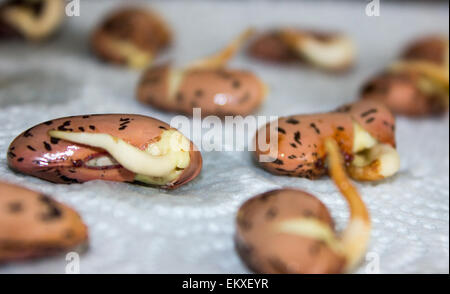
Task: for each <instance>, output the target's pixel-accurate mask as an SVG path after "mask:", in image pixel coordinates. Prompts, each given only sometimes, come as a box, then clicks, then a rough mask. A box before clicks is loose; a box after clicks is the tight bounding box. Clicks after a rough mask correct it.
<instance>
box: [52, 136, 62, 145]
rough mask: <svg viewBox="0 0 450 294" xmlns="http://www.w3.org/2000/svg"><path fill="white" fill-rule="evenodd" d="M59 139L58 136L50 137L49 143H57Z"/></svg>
mask: <svg viewBox="0 0 450 294" xmlns="http://www.w3.org/2000/svg"><path fill="white" fill-rule="evenodd" d="M59 141H60V139H58V138H53V137H52V138H50V143H52V144H53V145H56V144H58V143H59Z"/></svg>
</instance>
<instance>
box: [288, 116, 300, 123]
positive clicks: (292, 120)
mask: <svg viewBox="0 0 450 294" xmlns="http://www.w3.org/2000/svg"><path fill="white" fill-rule="evenodd" d="M286 123H288V124H291V125H297V124H298V123H299V121H298V120H296V119H295V118H292V117H291V118H288V119H287V120H286Z"/></svg>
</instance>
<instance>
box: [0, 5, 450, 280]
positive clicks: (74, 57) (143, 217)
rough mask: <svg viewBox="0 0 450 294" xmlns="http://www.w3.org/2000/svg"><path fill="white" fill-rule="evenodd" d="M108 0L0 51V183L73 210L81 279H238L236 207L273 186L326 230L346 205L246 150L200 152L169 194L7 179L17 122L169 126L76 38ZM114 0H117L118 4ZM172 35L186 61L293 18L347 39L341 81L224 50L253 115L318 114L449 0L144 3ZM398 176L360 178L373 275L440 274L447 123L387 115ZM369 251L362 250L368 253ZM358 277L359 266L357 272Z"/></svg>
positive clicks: (438, 26)
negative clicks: (327, 217)
mask: <svg viewBox="0 0 450 294" xmlns="http://www.w3.org/2000/svg"><path fill="white" fill-rule="evenodd" d="M114 2H116V1H82V2H81V16H79V17H72V18H70V19H69V21H68V23H67V24H66V25H65V27H64V30H63V31H62V32H61V34H60V35H59V36H58V37H57V38H55V39H53V40H52V41H50V42H49V43H46V44H40V45H29V44H28V45H25V44H23V43H12V44H4V43H2V44H1V45H0V126H1V127H0V179H1V180H6V181H10V182H13V183H18V184H22V185H24V186H27V187H30V188H34V189H36V190H39V191H42V192H45V193H48V194H51V195H54V196H55V197H56V198H57V199H58V200H60V201H63V202H65V203H67V204H70V205H72V206H73V207H75V208H76V209H77V210H78V211H79V212H80V213H81V214H82V216H83V218H84V220H85V221H86V223H87V224H88V226H89V229H90V236H91V240H90V248H89V250H88V251H87V252H86V253H85V254H83V255H82V256H81V272H82V273H246V272H248V270H247V269H246V268H245V266H244V265H243V264H242V263H241V262H240V260H239V258H238V256H237V254H236V253H235V251H234V247H233V233H234V217H235V213H236V211H237V209H238V207H239V205H240V204H241V203H242V202H243V201H245V200H246V199H248V198H250V197H252V196H253V195H256V194H258V193H261V192H265V191H267V190H270V189H274V188H280V187H284V186H290V187H297V188H300V189H304V190H306V191H308V192H310V193H312V194H314V195H316V196H317V197H319V198H320V199H321V200H323V201H324V202H325V203H326V205H327V206H328V208H329V209H330V211H331V213H332V215H333V216H334V218H335V220H336V222H337V224H338V227H339V228H342V227H344V226H345V223H346V220H347V217H348V211H347V208H346V205H345V202H344V201H343V200H342V199H341V196H340V194H339V193H338V192H337V190H336V188H335V187H334V185H333V184H332V182H331V181H330V179H329V178H327V177H325V178H323V179H320V180H317V181H309V180H306V179H299V178H288V177H280V176H273V175H271V174H269V173H267V172H265V171H263V170H261V169H260V168H258V167H257V166H255V165H254V164H253V162H252V160H251V158H250V155H249V153H247V152H222V153H219V152H211V153H203V159H204V167H203V172H202V174H201V176H200V177H199V178H198V179H197V180H195V181H193V182H191V183H190V184H188V185H186V186H183V187H181V188H180V189H178V190H175V191H170V192H166V191H162V190H158V189H153V188H146V187H141V186H133V185H129V184H124V183H109V182H101V181H96V182H90V183H86V184H81V185H71V186H67V185H56V184H51V183H48V182H45V181H41V180H39V179H36V178H32V177H29V176H25V175H21V174H15V173H13V172H12V171H10V170H9V169H8V167H7V165H6V150H7V147H8V145H9V143H10V142H11V141H12V140H13V139H14V138H15V137H16V136H17V135H18V134H19V133H21V132H22V131H24V130H25V129H27V128H29V127H31V126H33V125H35V124H37V123H40V122H43V121H46V120H49V119H53V118H57V117H62V116H67V115H77V114H86V113H139V114H144V115H149V116H153V117H156V118H159V119H162V120H164V121H166V122H169V121H170V118H171V117H172V115H171V114H167V113H162V112H159V111H156V110H153V109H151V108H149V107H145V106H143V105H141V104H139V103H138V102H136V101H135V99H134V91H135V86H136V83H137V80H138V78H139V73H137V72H133V71H129V70H126V69H121V68H117V67H114V66H109V65H105V64H102V63H100V62H98V61H97V60H96V59H95V58H94V57H93V56H92V55H91V54H90V52H89V47H88V37H89V33H90V31H91V29H92V27H93V26H94V25H95V23H97V22H98V21H99V17H100V16H101V15H103V13H105V12H106V11H108V10H109V9H110V8H111V7H113V6H114V5H116V4H117V3H114ZM124 2H127V1H124ZM151 5H152V7H154V8H155V9H157V10H158V11H160V12H161V13H162V14H163V16H164V17H165V18H166V19H167V21H168V22H169V23H170V24H171V26H172V27H173V29H174V32H175V37H176V39H175V40H176V44H175V46H174V47H173V48H172V49H171V50H170V51H169V52H167V53H166V54H165V56H163V57H162V59H164V58H174V59H175V60H176V63H177V64H186V63H187V62H189V61H191V60H192V59H194V58H197V57H199V56H202V55H205V54H209V53H211V52H213V51H214V50H216V49H218V48H220V47H221V46H223V45H224V44H225V43H226V42H227V41H229V40H230V39H232V38H233V37H234V36H236V35H237V34H238V33H239V32H240V31H241V30H243V29H245V28H247V27H248V26H249V25H252V26H255V27H257V28H261V29H262V28H271V27H273V26H281V25H297V26H299V27H307V28H323V29H331V30H338V31H344V32H347V33H349V34H350V35H351V36H352V37H353V38H354V39H355V41H356V42H357V45H358V48H359V58H358V65H357V67H356V69H355V70H354V71H353V72H352V73H350V74H347V75H327V74H323V73H321V72H318V71H316V70H313V69H309V68H305V67H303V68H300V67H297V66H288V67H277V66H272V65H267V64H262V63H259V62H257V61H254V60H250V59H248V58H246V57H245V56H244V55H240V56H237V57H236V58H235V59H234V60H233V61H232V63H231V65H232V66H233V67H236V68H247V69H251V70H254V71H255V72H256V73H258V74H259V75H260V76H261V77H262V78H263V79H264V80H265V81H266V82H267V83H268V84H269V86H270V89H271V92H270V95H269V97H268V99H267V101H266V102H265V104H264V106H263V108H262V109H261V110H260V112H259V114H262V115H280V116H281V115H289V114H298V113H308V112H315V111H326V110H330V109H333V108H335V107H336V106H338V105H341V104H343V103H347V102H350V101H353V100H355V99H356V95H357V91H358V89H359V87H360V86H361V84H362V83H363V81H364V80H366V79H367V78H368V77H370V76H371V75H373V74H374V73H376V72H377V71H378V70H380V69H381V68H383V67H384V66H385V65H387V64H388V63H389V62H390V61H392V60H393V59H394V58H395V57H396V56H397V55H398V54H399V52H400V50H401V49H402V48H403V46H404V45H405V44H406V42H407V41H409V40H411V39H413V38H415V37H417V36H420V35H421V34H426V33H429V32H440V33H445V34H448V24H449V20H448V4H441V5H435V6H431V5H419V4H414V5H412V4H411V5H409V6H406V5H405V4H389V3H383V2H382V3H381V16H379V17H367V16H366V15H365V5H366V3H365V2H337V1H333V2H319V1H308V2H278V1H277V2H275V1H273V2H272V1H268V2H267V1H242V2H239V1H222V2H221V1H183V2H181V1H157V2H155V1H153V2H152V3H151ZM397 139H398V149H399V152H400V155H401V159H402V168H401V171H400V172H399V173H398V175H396V176H395V177H393V178H392V179H389V180H387V181H384V182H381V183H376V184H374V183H359V184H358V188H359V190H360V192H361V194H362V195H363V197H364V200H365V202H366V203H367V205H368V206H369V209H370V212H371V215H372V221H373V234H372V240H371V244H370V249H369V251H370V252H371V253H372V255H370V256H371V258H372V259H371V260H372V261H373V256H378V257H379V264H380V271H381V272H382V273H448V271H449V143H448V142H449V120H448V116H445V117H443V118H436V119H420V120H411V119H407V118H399V119H398V127H397ZM374 254H375V255H374ZM65 266H66V261H65V259H64V256H58V257H54V258H49V259H43V260H39V261H34V262H24V263H20V264H10V265H4V266H2V267H0V273H63V272H64V269H65ZM358 272H360V273H365V272H367V264H364V265H362V267H361V268H360V269H359V270H358Z"/></svg>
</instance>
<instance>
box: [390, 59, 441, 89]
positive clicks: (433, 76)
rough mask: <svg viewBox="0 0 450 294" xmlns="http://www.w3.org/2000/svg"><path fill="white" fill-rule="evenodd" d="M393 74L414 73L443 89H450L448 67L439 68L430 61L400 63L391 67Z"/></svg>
mask: <svg viewBox="0 0 450 294" xmlns="http://www.w3.org/2000/svg"><path fill="white" fill-rule="evenodd" d="M390 70H391V71H393V72H401V71H412V72H417V73H419V74H422V75H423V76H425V77H427V78H429V79H430V80H432V81H433V82H435V83H436V84H438V85H440V86H441V87H443V88H445V89H447V93H448V89H449V71H448V67H447V66H443V67H441V66H439V65H436V64H434V63H431V62H428V61H398V62H395V63H394V64H393V65H391V67H390Z"/></svg>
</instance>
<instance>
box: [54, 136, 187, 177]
mask: <svg viewBox="0 0 450 294" xmlns="http://www.w3.org/2000/svg"><path fill="white" fill-rule="evenodd" d="M49 135H50V136H51V137H53V138H58V139H63V140H66V141H70V142H74V143H79V144H83V145H87V146H92V147H97V148H102V149H104V150H105V151H107V152H108V154H109V155H110V156H111V157H112V158H113V159H114V161H117V162H118V163H120V165H121V166H123V167H124V168H125V169H127V170H129V171H131V172H134V173H136V177H137V178H138V179H139V180H140V181H143V182H147V183H150V184H158V185H164V184H166V183H168V182H170V181H173V180H174V179H176V178H177V176H179V175H180V174H181V172H182V170H183V169H185V168H187V167H188V166H189V163H190V155H189V150H190V142H189V140H188V139H186V137H184V136H183V135H182V134H181V133H179V132H177V131H175V130H168V131H165V132H163V133H162V134H161V140H159V141H158V142H155V143H152V144H150V145H149V146H148V147H147V149H146V150H141V149H139V148H137V147H135V146H133V145H131V144H129V143H127V142H125V141H123V140H122V139H120V138H117V137H113V136H111V135H109V134H102V133H78V132H63V131H50V132H49Z"/></svg>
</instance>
